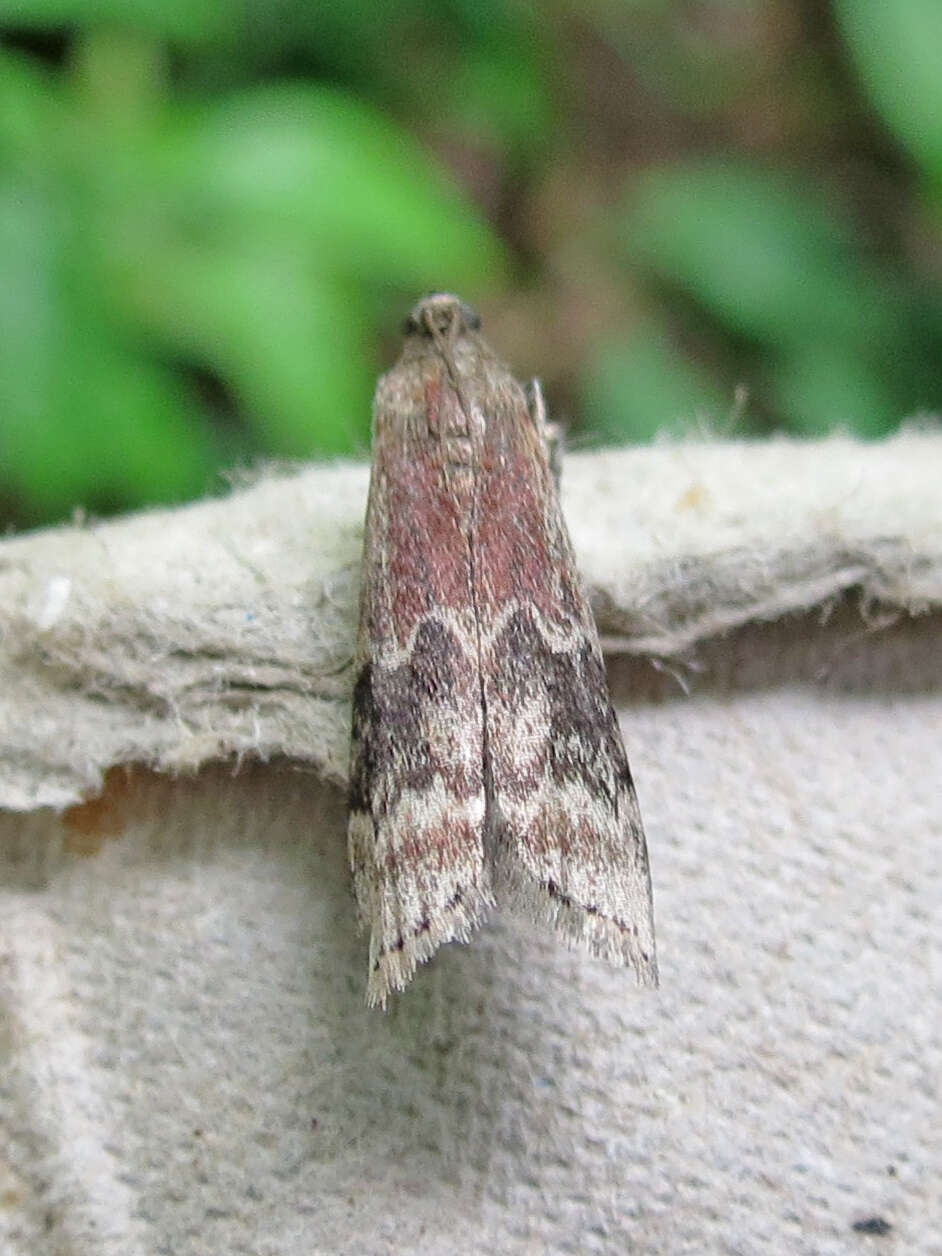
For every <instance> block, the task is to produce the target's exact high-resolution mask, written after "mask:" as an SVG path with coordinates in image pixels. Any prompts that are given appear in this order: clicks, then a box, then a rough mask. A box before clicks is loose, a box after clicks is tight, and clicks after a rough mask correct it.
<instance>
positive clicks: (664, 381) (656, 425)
mask: <svg viewBox="0 0 942 1256" xmlns="http://www.w3.org/2000/svg"><path fill="white" fill-rule="evenodd" d="M580 393H581V406H580V411H581V413H582V414H583V416H584V417H585V420H586V423H587V424H588V426H589V427H590V428H591V430H592V433H593V436H595V437H598V439H599V440H600V441H602V442H606V441H611V442H613V443H616V444H623V443H624V442H625V441H647V440H651V439H652V438H653V437H654V436H655V435H656V434H657V433H658V432H659V431H663V430H665V429H669V428H672V427H673V428H676V429H683V428H689V427H690V426H691V425H692V424H693V422H694V421H698V422H699V421H700V420H702V419H704V418H705V419H706V420H707V422H708V423H709V424H711V425H715V424H716V422H717V420H718V419H725V418H726V416H727V415H728V413H729V410H730V403H729V399H727V400H726V401H725V402H724V399H723V397H722V395H721V393H720V391H719V390H718V389H717V388H716V386H715V385H714V384H713V382H712V380H711V379H710V378H709V376H708V375H707V374H706V373H705V372H699V371H697V370H695V369H694V367H692V366H691V364H690V362H689V360H688V359H686V358H684V357H683V356H682V355H681V354H679V353H678V352H677V351H676V350H675V349H674V348H673V346H672V345H671V344H670V341H669V339H668V337H667V336H666V335H665V334H664V333H663V332H662V331H661V330H660V329H658V328H654V327H644V328H641V329H638V330H635V331H633V332H632V333H631V334H629V333H624V334H623V335H620V336H617V337H614V338H612V339H607V340H604V341H602V342H601V343H599V344H598V345H596V346H595V347H594V350H593V352H592V354H591V356H590V358H589V360H588V362H587V363H586V367H585V371H584V373H583V378H582V384H581V390H580Z"/></svg>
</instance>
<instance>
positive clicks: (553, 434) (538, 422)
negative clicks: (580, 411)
mask: <svg viewBox="0 0 942 1256" xmlns="http://www.w3.org/2000/svg"><path fill="white" fill-rule="evenodd" d="M527 409H528V410H529V411H530V418H531V419H532V420H533V426H534V427H535V428H536V430H537V431H538V432H539V434H540V439H541V440H542V442H543V448H544V450H545V451H546V461H547V462H548V463H549V469H550V471H551V472H552V473H553V480H554V481H555V483H556V488H557V489H558V488H559V479H560V475H561V474H562V465H563V429H562V424H560V423H551V422H550V419H549V415H548V414H547V411H546V400H545V398H544V396H543V388H542V385H541V384H540V381H539V380H538V379H536V378H534V379H531V380H530V387H529V388H528V389H527Z"/></svg>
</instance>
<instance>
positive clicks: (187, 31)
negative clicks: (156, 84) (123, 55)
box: [0, 0, 239, 42]
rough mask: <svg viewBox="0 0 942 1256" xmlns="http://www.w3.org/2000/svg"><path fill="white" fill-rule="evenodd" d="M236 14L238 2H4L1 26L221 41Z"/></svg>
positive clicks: (0, 1)
mask: <svg viewBox="0 0 942 1256" xmlns="http://www.w3.org/2000/svg"><path fill="white" fill-rule="evenodd" d="M238 13H239V5H238V4H236V3H235V0H199V3H196V4H194V3H192V0H0V22H6V23H9V24H10V25H12V26H20V27H23V28H27V29H28V28H31V27H33V28H42V27H47V28H48V27H52V28H56V27H62V26H72V25H81V26H84V27H94V26H98V25H101V26H108V25H111V26H116V27H119V28H124V29H133V30H141V31H147V32H149V33H151V34H153V35H163V36H166V37H167V38H169V39H174V40H180V41H182V42H190V41H196V42H200V41H204V40H208V39H210V38H212V37H213V36H215V35H218V34H219V33H220V31H222V30H223V29H224V27H225V24H226V22H227V21H229V22H231V21H233V20H235V19H236V18H237V17H238Z"/></svg>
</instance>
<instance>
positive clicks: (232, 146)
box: [159, 86, 502, 290]
mask: <svg viewBox="0 0 942 1256" xmlns="http://www.w3.org/2000/svg"><path fill="white" fill-rule="evenodd" d="M159 142H160V144H161V145H164V144H166V154H167V158H168V160H167V161H166V162H165V163H164V165H163V168H162V170H161V178H162V181H163V182H164V186H165V189H166V190H165V191H164V193H163V194H164V195H165V196H167V195H169V196H171V197H175V198H176V201H177V205H178V206H179V207H180V211H181V217H182V218H183V217H185V219H187V220H188V221H186V222H181V225H182V226H186V227H187V229H188V230H190V231H191V232H192V233H203V234H206V233H210V232H211V233H212V234H213V235H214V236H216V237H217V238H218V234H219V233H222V234H223V236H225V235H233V236H236V237H238V236H241V237H243V238H244V237H245V235H246V233H248V232H251V233H255V232H260V231H261V232H266V231H268V232H271V231H273V230H277V231H291V232H294V233H299V234H300V233H303V234H304V235H305V236H306V237H307V238H308V243H307V246H306V249H305V252H306V253H307V254H308V255H309V256H311V257H312V258H313V259H314V260H315V261H318V262H319V263H320V267H321V269H326V267H328V266H329V267H337V268H339V269H342V270H343V271H344V272H346V273H348V274H358V275H359V276H361V278H362V279H364V280H365V281H367V282H370V283H379V284H390V283H391V284H403V285H409V286H415V285H416V284H418V285H419V286H420V287H421V286H423V285H429V284H432V285H435V284H438V285H439V286H441V285H443V284H444V283H445V282H446V281H447V283H449V284H452V285H454V286H457V287H463V288H477V289H478V290H480V289H481V288H482V287H483V286H485V285H486V284H487V282H488V281H489V280H493V278H495V277H496V275H497V274H498V273H499V271H500V267H501V263H502V258H501V253H500V249H499V247H498V245H497V244H496V241H495V240H494V237H493V236H492V235H491V233H490V232H489V231H488V230H487V229H486V227H484V226H483V225H482V224H481V222H480V220H479V219H478V218H477V216H476V215H474V214H473V213H472V212H471V211H470V210H469V209H468V208H467V207H466V206H465V205H464V204H463V202H462V201H461V199H460V198H459V196H458V195H457V193H456V191H455V189H454V188H452V187H450V186H449V185H448V183H447V181H446V180H445V179H444V178H443V176H442V175H441V173H440V172H439V171H438V170H437V169H436V168H435V166H434V164H433V163H432V161H431V160H430V159H429V157H428V156H427V154H426V153H424V152H423V151H422V149H421V148H420V147H419V146H418V145H417V144H416V143H415V142H414V141H413V140H412V139H411V138H410V137H409V136H408V135H407V134H405V133H404V132H402V131H401V130H399V129H398V128H397V127H394V126H393V125H392V124H390V123H388V122H386V121H385V120H384V119H383V118H381V117H380V116H379V115H378V114H376V113H374V112H373V111H372V110H370V109H369V108H367V107H365V106H363V105H361V104H359V103H358V102H357V101H355V100H353V99H352V98H350V97H346V96H344V95H342V94H340V93H338V92H334V91H330V90H327V89H323V88H313V87H300V86H299V87H282V88H277V89H268V90H260V91H257V92H251V93H245V94H243V95H240V96H237V97H234V98H233V99H231V100H229V101H225V102H223V103H221V104H218V105H216V106H214V107H212V108H209V109H207V110H204V111H200V112H199V113H198V114H192V115H191V116H190V118H189V119H188V120H184V121H182V123H181V125H179V126H178V127H176V128H175V129H171V130H169V131H168V132H167V133H166V134H165V135H162V136H161V137H160V141H159Z"/></svg>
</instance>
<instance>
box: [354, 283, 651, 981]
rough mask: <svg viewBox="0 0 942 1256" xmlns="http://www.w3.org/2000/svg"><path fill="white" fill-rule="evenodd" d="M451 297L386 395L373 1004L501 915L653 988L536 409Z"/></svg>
mask: <svg viewBox="0 0 942 1256" xmlns="http://www.w3.org/2000/svg"><path fill="white" fill-rule="evenodd" d="M479 327H480V320H479V319H478V317H477V315H476V314H475V313H474V311H473V310H472V309H471V308H470V307H469V306H468V305H466V304H465V303H464V302H462V301H461V300H460V299H459V298H458V297H456V296H452V295H450V294H445V293H437V294H435V295H432V296H429V297H426V298H425V299H424V300H422V301H420V302H419V303H418V305H416V307H415V308H414V310H413V311H412V313H411V314H410V316H409V318H408V321H407V323H406V329H405V333H406V334H405V343H404V347H403V350H402V356H401V357H400V359H399V361H398V363H397V364H396V365H395V366H394V367H393V369H392V370H391V371H389V372H388V374H386V375H385V376H383V377H382V378H381V379H380V381H379V385H378V387H377V391H376V399H375V402H374V412H373V469H372V476H371V480H370V492H369V501H368V505H367V511H366V526H365V539H364V551H363V584H362V595H361V607H360V631H359V638H358V644H357V655H356V664H355V686H354V694H353V741H352V756H351V769H350V823H349V832H348V840H349V856H350V863H351V867H352V871H353V884H354V890H355V894H356V899H357V904H358V910H359V915H360V919H361V923H362V924H363V925H364V926H365V927H366V928H367V929H369V932H370V959H369V979H368V985H367V1001H368V1002H369V1003H370V1004H371V1005H375V1004H381V1005H383V1006H385V1004H386V1001H387V998H388V997H389V995H390V993H391V992H393V991H396V990H401V989H403V987H404V986H405V985H406V983H407V982H408V981H410V979H411V978H412V976H413V975H414V973H415V970H416V967H417V965H418V964H420V963H422V962H424V961H426V960H428V959H429V958H430V957H431V956H432V955H433V954H434V952H435V951H436V950H437V949H438V947H439V946H441V945H442V944H443V943H445V942H449V941H452V940H455V939H457V940H461V941H467V940H468V938H469V936H470V934H471V932H472V930H473V929H474V928H475V927H476V926H477V925H479V924H480V923H481V921H482V920H483V918H484V917H485V915H486V914H487V913H488V911H489V910H490V909H491V908H492V907H494V906H499V907H501V908H504V909H509V910H511V911H520V912H523V913H525V914H526V915H528V916H530V917H531V918H533V919H535V920H537V921H540V922H545V923H546V924H548V925H551V926H552V927H553V928H555V930H556V931H557V932H558V933H559V934H561V935H562V937H563V938H564V939H565V941H566V942H567V943H568V944H569V945H571V946H583V947H585V948H587V949H588V950H589V951H590V952H591V953H592V954H593V955H597V956H601V957H604V958H606V959H608V960H611V961H614V962H616V963H619V964H629V965H632V966H633V967H634V969H635V972H636V974H637V977H638V980H639V981H640V982H641V983H642V984H645V985H656V984H657V959H656V955H655V942H654V924H653V915H652V903H651V878H650V873H649V868H648V856H647V849H646V844H645V837H644V830H643V828H642V824H641V815H640V812H639V809H638V803H637V799H636V796H635V791H634V786H633V784H632V780H631V774H630V772H629V769H628V761H627V758H626V756H625V748H624V744H623V742H622V738H621V733H620V732H619V728H618V722H617V720H616V716H615V712H614V710H613V708H612V704H611V701H610V699H609V695H608V688H607V684H606V678H605V670H604V666H603V662H602V651H601V647H600V645H599V639H598V632H597V630H596V626H595V622H594V620H593V617H592V612H591V610H590V609H589V604H588V601H587V599H586V595H585V592H584V591H583V588H582V585H581V583H580V580H579V576H578V573H577V570H576V565H575V560H574V557H573V550H572V544H571V542H570V539H569V534H568V532H567V531H566V526H565V523H564V522H563V517H562V513H561V510H560V504H559V496H558V492H557V485H556V480H555V478H554V474H553V471H552V468H551V460H550V450H549V444H550V441H549V433H548V426H547V421H546V413H545V408H544V405H543V401H542V395H541V393H540V389H539V386H538V385H536V384H534V386H533V387H532V388H531V390H530V392H529V395H528V394H527V392H525V390H524V389H523V387H522V386H521V385H520V384H519V383H518V382H517V380H516V379H514V377H513V376H512V375H511V373H510V372H509V370H508V369H507V368H506V367H505V366H503V365H502V363H501V362H500V361H499V360H498V359H497V357H496V356H495V355H494V353H493V352H492V351H491V349H490V348H489V347H488V345H487V344H486V343H485V341H484V340H483V339H482V338H481V336H480V335H479V334H478V332H479Z"/></svg>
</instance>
